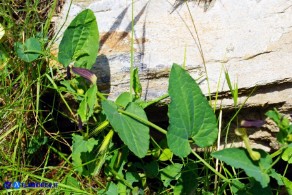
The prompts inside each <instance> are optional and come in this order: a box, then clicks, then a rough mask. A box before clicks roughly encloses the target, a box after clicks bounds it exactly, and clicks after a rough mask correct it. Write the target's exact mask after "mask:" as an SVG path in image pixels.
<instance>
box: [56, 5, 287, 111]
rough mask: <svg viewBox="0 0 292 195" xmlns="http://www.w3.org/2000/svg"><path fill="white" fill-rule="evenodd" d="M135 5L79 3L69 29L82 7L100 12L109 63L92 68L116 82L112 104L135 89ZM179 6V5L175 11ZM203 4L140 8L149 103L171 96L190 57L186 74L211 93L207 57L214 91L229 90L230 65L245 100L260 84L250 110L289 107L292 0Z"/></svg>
mask: <svg viewBox="0 0 292 195" xmlns="http://www.w3.org/2000/svg"><path fill="white" fill-rule="evenodd" d="M131 2H132V1H130V0H124V1H120V0H91V1H80V0H79V1H77V0H75V1H73V4H72V6H71V10H70V11H69V15H68V20H67V22H66V23H65V26H64V28H63V30H64V29H65V27H66V26H68V25H69V23H70V21H71V20H72V19H73V18H74V16H76V15H77V13H78V12H80V11H81V10H83V9H86V8H90V9H92V10H93V11H94V12H95V16H96V18H97V21H98V25H99V31H100V35H101V40H102V45H101V50H100V52H99V55H103V56H102V59H103V60H98V61H99V62H100V61H102V63H105V64H101V63H99V64H98V63H97V64H96V65H95V67H94V69H93V70H95V71H96V72H97V74H99V75H100V78H101V79H100V82H110V95H109V97H110V98H111V99H114V98H115V97H116V96H117V95H118V94H119V93H121V92H123V91H125V90H128V88H129V68H130V49H131V21H132V20H131V18H132V16H131V9H132V7H131ZM178 3H179V4H180V6H178V7H177V8H175V7H176V5H177V4H178ZM203 4H204V3H203V2H202V3H201V4H200V5H198V3H197V2H195V1H189V2H188V5H189V9H190V13H191V15H190V13H189V12H188V7H187V4H186V3H183V2H178V1H175V0H169V1H166V0H140V1H136V2H135V3H134V17H135V26H134V49H135V66H137V67H139V68H140V77H141V82H142V85H143V90H144V91H143V92H144V93H143V95H144V98H145V99H146V100H152V99H153V98H156V97H158V96H160V95H162V94H165V93H166V92H167V86H168V73H169V70H170V68H171V65H172V63H178V64H182V63H183V61H184V56H186V65H187V69H189V71H190V73H191V74H192V76H193V77H194V78H200V79H199V82H200V86H201V88H202V90H203V92H204V93H205V94H208V83H207V81H206V72H205V69H204V65H203V62H204V60H205V62H206V69H207V75H208V79H209V87H210V92H211V93H213V94H214V93H215V92H216V91H218V90H219V94H224V93H225V92H227V91H228V86H227V84H226V81H225V79H224V73H223V72H222V71H223V67H226V69H227V70H228V73H229V75H230V78H231V80H232V81H233V82H237V83H238V86H239V89H240V93H242V97H241V98H240V99H239V100H240V103H243V102H244V99H245V97H247V96H248V94H249V92H250V90H251V89H252V88H253V87H255V86H259V89H260V90H261V91H264V93H261V91H260V92H258V93H257V92H255V94H254V95H253V96H252V97H251V98H250V100H249V101H250V102H249V101H247V103H246V104H247V105H264V104H267V103H273V104H277V103H283V104H285V105H286V107H287V106H288V108H289V109H291V107H292V89H291V85H292V84H291V83H292V69H291V65H292V56H291V54H292V1H291V0H277V1H275V0H257V1H256V0H241V1H236V2H234V1H230V0H213V1H212V3H211V5H210V6H209V7H208V9H206V7H207V5H205V9H204V5H203ZM68 7H69V1H67V3H66V4H65V6H64V9H63V11H62V15H61V16H60V17H59V19H58V20H57V27H60V26H61V25H62V23H63V22H64V20H65V18H66V17H65V16H66V14H67V12H68ZM174 8H175V9H174ZM192 18H193V20H194V24H195V26H196V30H197V33H198V36H197V35H196V31H195V28H194V26H193V23H192ZM63 30H62V31H61V35H62V32H63ZM198 37H199V40H200V45H201V49H202V51H203V56H204V60H203V58H202V54H201V52H200V51H201V49H200V47H199V41H198ZM185 53H186V55H185ZM107 61H108V65H106V62H107ZM220 77H221V79H220ZM219 81H220V82H219ZM218 82H219V84H218ZM108 85H109V84H108ZM105 86H106V85H105ZM219 97H220V98H221V96H219ZM221 99H223V101H222V104H223V106H231V105H232V104H233V101H232V100H231V99H230V96H229V99H228V98H223V96H222V98H221Z"/></svg>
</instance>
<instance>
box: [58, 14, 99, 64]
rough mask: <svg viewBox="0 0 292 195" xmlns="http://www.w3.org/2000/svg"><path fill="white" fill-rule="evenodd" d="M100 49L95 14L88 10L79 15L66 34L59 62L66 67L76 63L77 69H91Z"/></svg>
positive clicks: (61, 44) (61, 45)
mask: <svg viewBox="0 0 292 195" xmlns="http://www.w3.org/2000/svg"><path fill="white" fill-rule="evenodd" d="M98 48H99V32H98V27H97V22H96V18H95V16H94V13H93V12H92V11H91V10H89V9H86V10H84V11H82V12H81V13H79V14H78V15H77V16H76V17H75V18H74V20H73V21H72V22H71V23H70V25H69V26H68V28H67V29H66V30H65V32H64V36H63V38H62V40H61V43H60V45H59V54H58V60H59V62H60V63H62V64H63V65H64V66H65V67H67V66H68V65H69V64H70V63H71V62H73V61H75V64H74V66H75V67H83V68H87V69H91V67H92V65H93V64H94V63H95V60H96V57H97V52H98Z"/></svg>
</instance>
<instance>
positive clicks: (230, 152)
mask: <svg viewBox="0 0 292 195" xmlns="http://www.w3.org/2000/svg"><path fill="white" fill-rule="evenodd" d="M259 152H260V153H261V159H260V160H259V161H256V162H255V161H253V160H252V159H251V158H250V157H249V154H248V152H247V151H246V150H245V149H243V148H226V149H224V150H220V151H217V152H213V153H212V154H211V155H212V156H213V157H215V158H217V159H219V160H222V161H224V162H225V163H226V164H228V165H230V166H233V167H235V168H241V169H243V170H244V171H245V173H246V174H247V175H248V176H250V177H253V178H254V179H255V180H256V181H258V182H260V184H261V186H262V187H263V188H265V187H267V186H268V183H269V182H270V177H269V174H268V173H269V171H267V170H268V169H269V168H270V165H271V163H272V159H271V157H270V156H269V155H268V154H267V153H265V152H263V151H259ZM271 170H272V169H271Z"/></svg>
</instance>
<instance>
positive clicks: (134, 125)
mask: <svg viewBox="0 0 292 195" xmlns="http://www.w3.org/2000/svg"><path fill="white" fill-rule="evenodd" d="M102 108H103V110H104V113H105V114H106V116H107V118H108V120H109V122H110V123H111V125H112V126H113V128H114V130H115V131H116V132H117V133H118V134H119V136H120V138H121V139H122V140H123V142H124V143H125V144H126V145H127V146H128V147H129V149H130V150H131V151H132V152H133V153H134V154H135V155H136V156H138V157H140V158H142V157H144V156H145V155H146V153H147V151H148V148H149V139H150V136H149V127H148V126H146V125H144V124H143V123H140V122H139V121H137V120H135V119H133V118H131V117H129V116H126V115H124V114H121V113H119V112H118V106H117V105H116V104H115V103H114V102H112V101H109V100H104V101H102ZM125 111H127V112H129V113H131V114H134V115H136V116H138V117H140V118H143V119H145V120H147V116H146V114H145V112H144V110H143V109H142V108H141V107H140V106H139V105H138V104H137V103H134V102H131V103H129V104H128V106H127V107H126V109H125Z"/></svg>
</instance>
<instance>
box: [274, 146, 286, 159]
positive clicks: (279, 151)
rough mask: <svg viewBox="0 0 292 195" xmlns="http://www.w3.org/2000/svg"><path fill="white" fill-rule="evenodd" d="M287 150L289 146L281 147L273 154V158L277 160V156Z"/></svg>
mask: <svg viewBox="0 0 292 195" xmlns="http://www.w3.org/2000/svg"><path fill="white" fill-rule="evenodd" d="M286 148H287V146H284V147H281V148H280V149H279V150H277V151H276V152H274V153H273V154H271V158H275V157H276V156H278V155H280V154H281V153H282V152H283V150H284V149H286Z"/></svg>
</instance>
